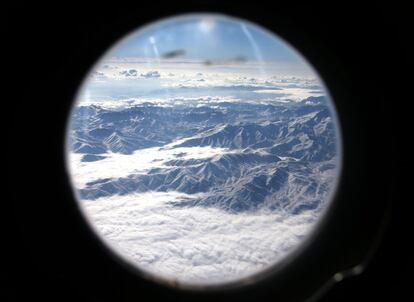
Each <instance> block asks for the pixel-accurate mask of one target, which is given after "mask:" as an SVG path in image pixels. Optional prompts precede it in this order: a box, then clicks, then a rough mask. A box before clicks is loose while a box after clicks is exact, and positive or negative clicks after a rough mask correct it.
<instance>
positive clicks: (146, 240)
mask: <svg viewBox="0 0 414 302" xmlns="http://www.w3.org/2000/svg"><path fill="white" fill-rule="evenodd" d="M194 197H196V196H194V195H187V194H183V193H178V192H164V193H163V192H149V193H141V194H132V195H127V196H112V197H105V198H99V199H96V200H88V201H82V204H83V205H84V206H85V207H84V210H85V212H86V215H87V216H88V217H90V220H91V221H92V225H93V227H94V228H95V229H96V230H97V232H98V233H99V234H100V235H101V236H102V238H103V239H104V241H106V242H107V243H108V244H109V245H110V246H111V247H112V248H113V249H114V250H115V251H117V252H118V253H120V254H121V255H122V256H123V257H126V258H127V259H129V260H130V262H131V263H132V264H133V265H136V266H137V267H138V268H140V269H142V270H144V271H146V272H148V273H151V274H152V275H156V276H161V277H163V278H167V279H169V280H175V281H178V282H184V283H188V284H211V282H226V281H233V280H235V279H238V278H242V277H246V276H250V275H251V274H254V273H256V272H258V271H260V270H261V269H263V268H267V267H269V266H270V265H272V264H274V263H275V262H277V261H279V260H281V259H282V258H283V256H285V255H286V254H287V253H288V252H290V251H291V250H292V249H294V248H295V247H297V246H298V243H300V241H301V238H302V237H303V236H305V235H307V234H308V233H309V231H310V229H311V227H312V226H313V222H314V221H315V219H317V218H318V217H317V216H318V215H317V214H316V213H313V212H311V211H309V212H304V213H302V214H299V215H284V214H283V213H281V212H255V213H239V214H230V213H228V212H224V211H221V210H219V209H217V208H201V207H189V208H186V207H184V208H180V207H173V206H171V205H170V204H168V202H171V201H177V200H180V199H183V198H194Z"/></svg>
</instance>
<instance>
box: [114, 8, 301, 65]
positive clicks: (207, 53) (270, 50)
mask: <svg viewBox="0 0 414 302" xmlns="http://www.w3.org/2000/svg"><path fill="white" fill-rule="evenodd" d="M176 50H184V51H185V54H184V55H183V56H182V58H187V59H203V60H207V59H211V60H229V59H234V58H235V57H244V58H246V59H249V60H265V61H284V62H291V63H294V62H299V61H301V59H300V57H298V55H297V54H296V52H294V51H292V48H290V47H289V46H288V45H287V44H286V43H285V42H284V41H282V40H281V39H279V38H278V37H277V36H275V35H272V34H270V33H268V32H266V31H264V30H262V29H260V28H258V27H256V26H253V25H251V24H249V23H247V22H243V21H240V20H237V19H231V18H225V17H222V16H214V15H212V16H210V15H194V16H187V17H183V18H178V19H167V20H165V21H161V22H160V23H157V24H154V25H152V26H149V27H146V28H145V30H143V31H137V32H135V33H132V34H131V35H129V36H128V37H127V38H125V39H124V40H122V42H121V43H120V44H117V45H116V47H115V48H114V49H112V50H111V51H110V55H111V56H117V57H158V56H159V55H163V54H165V53H167V52H171V51H176Z"/></svg>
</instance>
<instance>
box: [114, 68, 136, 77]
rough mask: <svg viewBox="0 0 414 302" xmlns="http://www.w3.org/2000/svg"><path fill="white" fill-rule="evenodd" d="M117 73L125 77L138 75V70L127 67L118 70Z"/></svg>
mask: <svg viewBox="0 0 414 302" xmlns="http://www.w3.org/2000/svg"><path fill="white" fill-rule="evenodd" d="M119 74H120V75H124V76H126V77H136V76H137V75H138V72H137V70H136V69H128V70H122V71H120V72H119Z"/></svg>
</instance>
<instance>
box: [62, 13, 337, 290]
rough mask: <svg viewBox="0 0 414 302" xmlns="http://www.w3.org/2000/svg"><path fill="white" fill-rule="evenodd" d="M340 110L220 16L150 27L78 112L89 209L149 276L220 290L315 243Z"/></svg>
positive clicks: (72, 136)
mask: <svg viewBox="0 0 414 302" xmlns="http://www.w3.org/2000/svg"><path fill="white" fill-rule="evenodd" d="M339 139H340V136H339V130H338V124H337V120H336V118H335V112H334V108H333V105H332V103H331V101H330V99H329V94H328V91H327V90H326V88H325V87H324V86H323V83H322V82H321V79H320V78H319V77H318V74H317V73H316V72H315V70H314V69H313V68H312V67H311V66H310V65H309V63H308V62H307V61H306V60H305V59H304V58H303V57H302V56H301V55H300V54H299V53H298V52H297V51H296V50H294V49H293V48H292V47H291V46H290V45H288V44H287V43H286V42H285V41H283V40H282V39H280V38H279V37H277V36H276V35H274V34H272V33H270V32H268V31H266V30H264V29H263V28H261V27H258V26H256V25H254V24H252V23H250V22H247V21H244V20H240V19H235V18H230V17H226V16H221V15H210V14H202V15H185V16H178V17H173V18H169V19H165V20H162V21H159V22H156V23H153V24H150V25H148V26H146V27H144V28H142V29H140V30H138V31H136V32H133V33H131V34H129V35H128V36H127V37H126V38H124V39H123V40H121V41H119V42H118V43H116V44H115V45H114V47H113V48H111V49H110V50H109V51H108V52H107V53H106V54H105V56H104V57H103V58H101V59H100V60H99V61H98V62H97V64H96V65H95V66H94V67H93V68H92V70H91V71H90V73H89V74H88V75H87V77H86V79H85V81H84V83H83V85H82V87H81V89H80V91H79V93H78V96H77V98H76V100H75V103H74V105H73V109H72V112H71V116H70V119H69V125H68V133H67V163H68V169H69V171H70V175H71V179H72V184H73V187H74V190H75V192H76V196H77V198H78V202H79V205H80V208H81V209H82V212H83V213H84V214H85V217H86V218H87V220H88V222H89V223H90V225H91V227H92V228H93V229H94V230H95V231H96V233H97V234H98V236H99V237H100V238H101V240H103V241H104V243H105V244H106V245H107V246H108V247H109V248H110V249H111V250H112V251H113V252H114V253H116V254H117V255H118V256H119V257H121V258H123V259H125V260H127V261H128V262H129V263H131V264H132V265H134V266H135V267H136V268H137V269H138V270H140V271H142V272H143V273H144V274H145V275H147V276H149V277H152V278H158V279H159V280H161V281H174V282H178V283H182V284H186V285H206V284H207V285H209V284H222V283H225V282H229V281H237V280H240V279H243V278H246V277H251V276H253V275H254V274H256V273H258V272H260V271H262V270H264V269H267V268H269V267H271V266H273V265H275V264H277V263H279V262H280V261H282V260H283V259H284V257H285V256H286V255H288V254H289V253H290V252H292V251H294V250H295V249H297V248H298V247H300V244H301V243H302V242H303V241H304V240H305V239H306V238H308V235H309V234H310V233H311V231H312V229H314V226H315V225H316V224H317V222H318V221H319V220H320V219H321V218H322V217H323V214H324V213H325V210H326V209H327V208H328V206H329V203H330V201H331V198H330V196H332V192H333V191H334V190H335V187H336V183H337V178H338V175H339V169H340V160H341V158H340V141H339Z"/></svg>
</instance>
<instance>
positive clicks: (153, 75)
mask: <svg viewBox="0 0 414 302" xmlns="http://www.w3.org/2000/svg"><path fill="white" fill-rule="evenodd" d="M141 77H143V78H147V79H149V78H159V77H160V73H159V72H158V71H148V72H146V73H141Z"/></svg>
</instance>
